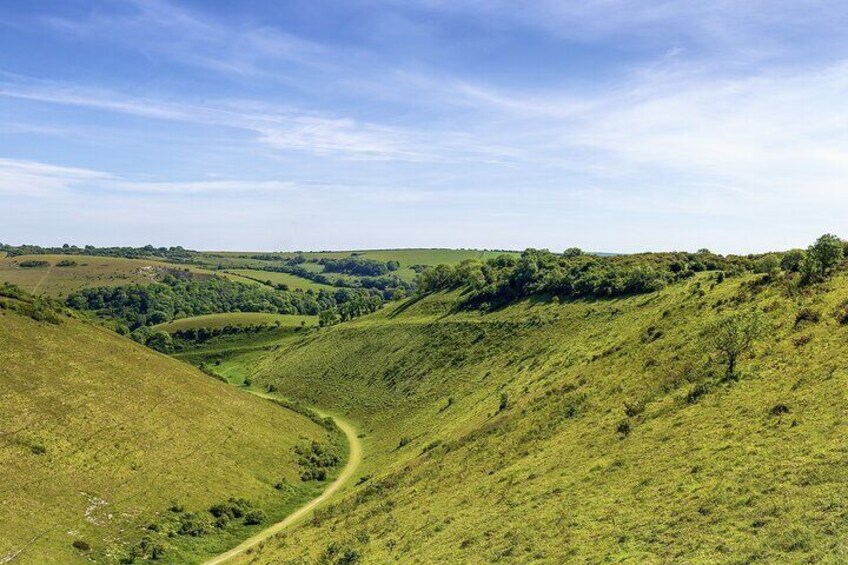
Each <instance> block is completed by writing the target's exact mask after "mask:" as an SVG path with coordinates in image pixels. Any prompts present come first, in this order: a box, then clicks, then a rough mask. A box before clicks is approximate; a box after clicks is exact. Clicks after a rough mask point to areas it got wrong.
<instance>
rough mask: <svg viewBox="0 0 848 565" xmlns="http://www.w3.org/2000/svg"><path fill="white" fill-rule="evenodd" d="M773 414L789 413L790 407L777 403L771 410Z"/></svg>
mask: <svg viewBox="0 0 848 565" xmlns="http://www.w3.org/2000/svg"><path fill="white" fill-rule="evenodd" d="M770 412H771V415H772V416H780V415H781V414H789V407H788V406H787V405H785V404H775V405H774V406H773V407H772V409H771V410H770Z"/></svg>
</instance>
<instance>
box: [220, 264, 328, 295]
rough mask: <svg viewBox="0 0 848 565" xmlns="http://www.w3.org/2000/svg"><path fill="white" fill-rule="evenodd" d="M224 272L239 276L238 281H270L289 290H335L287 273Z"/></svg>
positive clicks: (250, 270)
mask: <svg viewBox="0 0 848 565" xmlns="http://www.w3.org/2000/svg"><path fill="white" fill-rule="evenodd" d="M225 272H226V273H227V274H233V275H239V278H240V279H243V280H246V281H250V282H256V281H261V282H263V283H264V282H265V281H270V282H271V284H284V285H286V286H288V287H289V289H290V290H303V291H306V290H314V291H319V290H329V291H332V290H335V289H334V287H332V286H330V285H326V284H321V283H317V282H313V281H311V280H309V279H304V278H301V277H298V276H295V275H290V274H288V273H275V272H272V271H259V270H253V269H235V270H232V271H225ZM319 272H320V271H319Z"/></svg>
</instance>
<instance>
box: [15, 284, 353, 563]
mask: <svg viewBox="0 0 848 565" xmlns="http://www.w3.org/2000/svg"><path fill="white" fill-rule="evenodd" d="M3 289H4V290H3V295H4V297H0V468H2V469H3V471H2V477H3V481H2V485H0V492H2V494H0V563H13V564H42V563H87V562H97V563H117V562H119V561H120V562H127V563H128V562H132V561H133V559H135V561H146V560H147V559H152V558H154V557H155V558H156V560H157V562H163V563H194V562H199V561H201V560H202V559H203V558H204V557H205V556H209V555H214V554H216V553H218V552H220V551H223V550H225V549H228V548H230V547H232V546H233V545H236V544H237V543H238V542H239V541H240V540H242V539H244V538H246V537H248V536H249V535H251V534H252V533H254V532H256V531H257V530H258V529H261V528H262V527H263V524H268V523H270V522H273V521H276V520H279V519H282V517H284V516H285V515H287V514H288V513H290V512H291V511H293V510H294V509H295V508H297V507H298V506H300V505H301V504H302V503H303V502H304V501H306V500H308V499H311V498H313V497H314V496H316V495H317V493H319V492H320V491H321V490H323V488H324V483H323V482H320V481H314V480H310V481H306V482H304V481H302V480H301V474H302V472H303V467H302V465H301V464H299V461H300V460H301V459H302V457H301V455H299V454H298V453H297V452H296V451H295V450H296V449H302V448H303V446H309V445H310V444H311V443H312V442H317V443H318V444H319V445H323V446H325V447H326V448H328V449H334V450H336V451H337V453H338V455H339V456H340V457H341V458H343V457H344V454H345V449H346V447H345V445H346V444H343V442H342V441H341V440H340V435H339V433H338V431H337V430H336V429H334V428H331V427H328V426H327V425H325V423H324V422H323V421H322V420H320V419H318V418H317V417H315V418H314V419H313V418H310V417H309V415H308V414H307V413H306V412H304V413H299V412H295V411H292V410H290V409H286V408H283V407H281V406H278V405H276V404H274V403H272V402H270V401H268V400H264V399H261V398H258V397H255V396H253V395H250V394H247V393H245V392H242V391H239V390H236V389H235V388H233V387H230V386H228V385H226V384H224V383H222V382H219V381H218V380H216V379H213V378H210V377H209V376H207V375H204V374H202V373H200V372H199V371H197V370H195V369H193V368H191V367H189V366H188V365H185V364H183V363H181V362H179V361H176V360H174V359H171V358H169V357H166V356H164V355H160V354H158V353H155V352H154V351H152V350H150V349H147V348H145V347H143V346H141V345H137V344H135V343H134V342H132V341H131V340H129V339H127V338H123V337H120V336H118V335H116V334H115V333H114V332H112V331H109V330H106V329H104V328H101V327H96V326H94V325H91V324H89V323H86V322H84V321H80V320H78V319H76V318H74V317H72V316H69V315H67V314H64V313H62V311H61V310H56V309H55V307H53V306H52V305H49V304H47V305H45V303H44V302H43V301H35V300H33V299H31V298H29V297H27V296H26V295H25V294H23V293H20V292H18V291H15V290H14V289H12V287H8V286H6V287H3ZM335 472H336V471H335V470H334V469H330V472H329V475H330V476H332V475H333V474H334V473H335ZM213 510H214V511H213Z"/></svg>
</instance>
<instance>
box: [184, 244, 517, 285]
mask: <svg viewBox="0 0 848 565" xmlns="http://www.w3.org/2000/svg"><path fill="white" fill-rule="evenodd" d="M504 253H506V254H512V255H518V253H517V252H510V251H484V250H479V249H372V250H362V251H308V252H303V253H294V252H283V253H273V255H275V256H276V257H279V259H280V260H279V261H278V262H275V261H261V260H257V259H253V258H252V256H254V255H257V253H251V252H207V253H204V254H203V255H202V256H201V257H200V260H201V261H202V262H203V263H204V264H205V265H207V266H209V267H214V266H218V265H221V266H224V267H228V268H229V269H228V270H230V271H231V272H232V273H240V272H241V269H233V268H232V267H239V268H241V267H245V266H247V267H251V269H250V270H249V271H250V273H248V271H247V270H246V271H245V272H243V273H241V274H246V275H248V276H249V277H252V278H258V279H260V280H266V279H268V278H270V276H269V275H272V274H273V273H268V272H262V271H261V268H262V267H263V266H267V265H274V264H278V263H279V264H282V261H283V260H285V259H289V258H291V257H294V256H295V255H303V256H304V257H306V258H308V259H341V258H344V257H350V256H351V255H353V254H357V255H359V256H361V257H364V258H366V259H374V260H377V261H398V262H399V263H400V266H401V268H400V269H399V270H398V271H397V272H396V273H397V274H398V275H400V276H401V277H402V278H403V279H405V280H408V281H412V280H414V279H415V275H416V273H415V271H413V270H412V269H411V268H410V267H412V266H413V265H439V264H447V265H455V264H457V263H460V262H462V261H464V260H466V259H479V260H481V261H485V260H487V259H491V258H493V257H497V256H498V255H502V254H504ZM301 267H303V268H305V269H308V270H311V271H313V272H316V273H320V272H322V271H323V268H322V267H321V266H320V265H317V264H315V263H303V264H302V265H301ZM252 268H256V269H258V270H260V271H261V275H256V276H254V274H253V273H252V271H253V269H252ZM285 277H289V278H288V279H287V280H286V279H285ZM234 280H236V279H234ZM244 280H246V279H243V281H244ZM271 280H272V281H273V282H282V283H285V284H288V285H289V286H290V287H291V288H292V289H295V288H303V289H304V290H306V289H308V288H316V287H315V286H312V287H310V286H306V287H303V286H302V285H303V284H304V283H303V282H302V281H303V279H300V278H299V277H292V276H291V275H283V276H282V277H281V278H280V280H279V281H277V280H274V279H271ZM299 281H300V282H299ZM298 284H299V285H301V286H296V285H298ZM306 284H312V285H315V284H317V283H306ZM318 286H319V287H320V286H323V285H318ZM316 290H317V288H316Z"/></svg>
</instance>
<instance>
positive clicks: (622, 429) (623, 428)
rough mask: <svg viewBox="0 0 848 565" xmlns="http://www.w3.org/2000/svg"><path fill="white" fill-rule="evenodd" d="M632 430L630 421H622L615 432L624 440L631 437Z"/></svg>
mask: <svg viewBox="0 0 848 565" xmlns="http://www.w3.org/2000/svg"><path fill="white" fill-rule="evenodd" d="M631 429H632V428H631V427H630V420H622V421H620V422H619V423H618V425H617V426H616V427H615V431H616V432H618V435H620V436H621V437H622V438H625V437H627V436H629V435H630V431H631Z"/></svg>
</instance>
